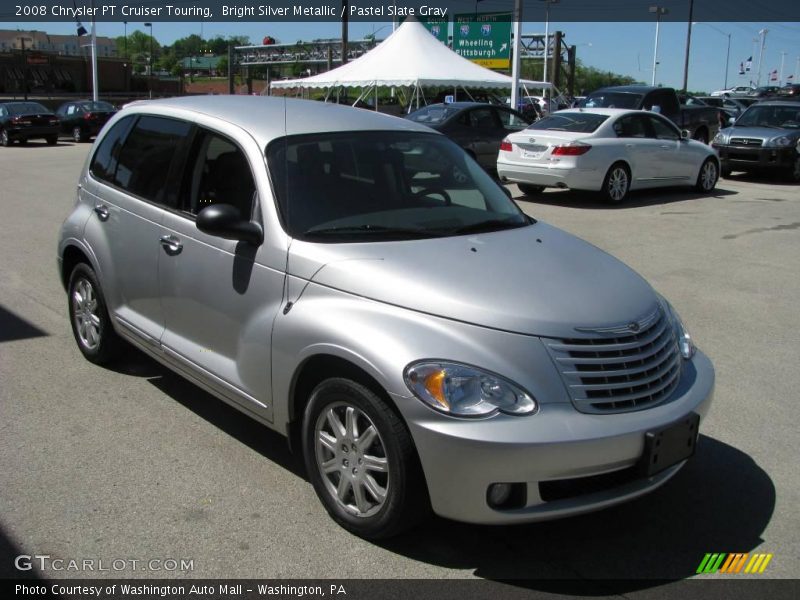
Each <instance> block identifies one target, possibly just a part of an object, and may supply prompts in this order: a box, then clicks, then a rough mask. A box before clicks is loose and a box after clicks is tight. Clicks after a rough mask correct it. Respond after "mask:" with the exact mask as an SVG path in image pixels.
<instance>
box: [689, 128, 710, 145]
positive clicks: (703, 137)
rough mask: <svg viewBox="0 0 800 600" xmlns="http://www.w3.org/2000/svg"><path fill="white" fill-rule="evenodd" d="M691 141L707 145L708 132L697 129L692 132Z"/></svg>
mask: <svg viewBox="0 0 800 600" xmlns="http://www.w3.org/2000/svg"><path fill="white" fill-rule="evenodd" d="M692 139H693V140H697V141H698V142H702V143H704V144H706V145H707V144H708V132H707V131H706V130H705V129H698V130H697V131H695V132H694V137H693V138H692Z"/></svg>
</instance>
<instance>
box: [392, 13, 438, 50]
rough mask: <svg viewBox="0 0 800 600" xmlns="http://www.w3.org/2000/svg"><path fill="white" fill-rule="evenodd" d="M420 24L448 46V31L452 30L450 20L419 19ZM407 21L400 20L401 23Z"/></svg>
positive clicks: (404, 18)
mask: <svg viewBox="0 0 800 600" xmlns="http://www.w3.org/2000/svg"><path fill="white" fill-rule="evenodd" d="M417 18H418V19H419V20H420V22H421V23H422V24H423V25H425V28H426V29H427V30H428V31H430V32H431V33H432V34H433V37H435V38H436V39H437V40H439V41H440V42H442V43H443V44H444V45H445V46H446V45H447V35H448V29H449V28H450V19H449V18H447V17H445V18H444V19H437V18H436V17H417ZM405 20H406V17H402V18H401V19H400V23H402V22H403V21H405Z"/></svg>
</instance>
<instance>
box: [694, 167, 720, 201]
mask: <svg viewBox="0 0 800 600" xmlns="http://www.w3.org/2000/svg"><path fill="white" fill-rule="evenodd" d="M718 180H719V169H718V168H717V161H715V160H714V159H713V158H707V159H706V160H705V162H704V163H703V166H702V167H700V173H699V174H698V175H697V181H696V182H695V184H694V187H695V189H696V190H697V191H698V192H702V193H704V194H708V193H710V192H711V190H713V189H714V187H715V186H716V185H717V181H718Z"/></svg>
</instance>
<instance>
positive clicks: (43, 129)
mask: <svg viewBox="0 0 800 600" xmlns="http://www.w3.org/2000/svg"><path fill="white" fill-rule="evenodd" d="M59 127H60V126H59V121H58V117H56V116H55V115H54V114H53V111H51V110H50V109H47V108H45V107H44V106H42V105H41V104H39V103H38V102H28V101H25V102H2V103H0V145H3V146H10V145H11V144H13V143H14V142H19V143H20V144H27V143H28V140H30V139H38V138H43V139H44V140H45V141H46V142H47V143H48V144H49V145H51V146H53V145H55V144H56V143H57V142H58V131H59Z"/></svg>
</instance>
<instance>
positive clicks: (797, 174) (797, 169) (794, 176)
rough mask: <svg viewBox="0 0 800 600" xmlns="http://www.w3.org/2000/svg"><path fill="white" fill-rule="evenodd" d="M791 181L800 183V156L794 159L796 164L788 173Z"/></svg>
mask: <svg viewBox="0 0 800 600" xmlns="http://www.w3.org/2000/svg"><path fill="white" fill-rule="evenodd" d="M786 175H787V177H788V179H789V181H793V182H795V183H797V182H800V154H798V155H797V156H795V157H794V163H793V164H792V166H791V167H789V170H788V172H787V173H786Z"/></svg>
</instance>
